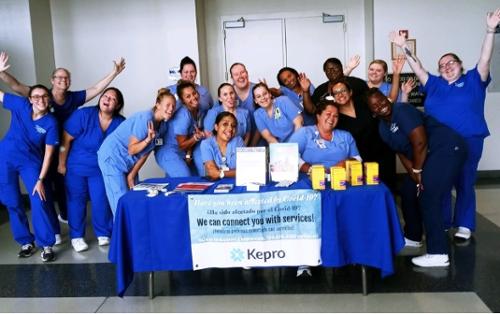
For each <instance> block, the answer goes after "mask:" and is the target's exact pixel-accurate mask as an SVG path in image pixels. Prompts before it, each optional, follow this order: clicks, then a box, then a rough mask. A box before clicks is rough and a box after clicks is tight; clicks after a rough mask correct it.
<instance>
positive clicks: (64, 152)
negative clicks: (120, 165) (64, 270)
mask: <svg viewBox="0 0 500 314" xmlns="http://www.w3.org/2000/svg"><path fill="white" fill-rule="evenodd" d="M123 103H124V102H123V95H122V93H121V92H120V90H119V89H117V88H114V87H109V88H107V89H106V90H105V91H104V92H103V93H102V95H101V97H99V101H98V105H97V106H92V107H85V108H82V109H78V110H76V111H75V112H74V113H73V114H72V115H71V116H70V117H69V119H68V120H67V121H66V123H65V124H64V133H63V139H62V142H61V148H60V151H59V165H58V167H57V171H58V172H59V173H60V174H62V175H63V176H64V178H65V182H66V198H67V200H68V224H69V235H70V238H71V245H72V246H73V249H74V250H75V251H76V252H82V251H85V250H87V249H88V247H89V246H88V245H87V243H86V242H85V239H84V237H85V225H86V217H87V201H88V200H90V201H91V203H92V226H93V227H94V233H95V235H96V236H97V240H98V244H99V245H100V246H103V245H108V244H109V239H110V238H111V230H112V228H113V214H112V212H111V209H110V207H109V202H108V199H107V197H106V188H105V187H104V181H103V179H102V173H101V170H100V169H99V165H98V163H97V151H98V150H99V147H100V146H101V144H102V142H103V141H104V140H105V138H106V137H107V136H108V135H109V134H111V133H112V132H113V131H114V130H115V129H116V128H117V127H118V126H119V125H120V123H122V122H123V121H124V120H125V118H124V117H123V116H122V115H120V111H121V110H122V108H123Z"/></svg>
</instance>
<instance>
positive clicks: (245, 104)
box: [236, 82, 256, 118]
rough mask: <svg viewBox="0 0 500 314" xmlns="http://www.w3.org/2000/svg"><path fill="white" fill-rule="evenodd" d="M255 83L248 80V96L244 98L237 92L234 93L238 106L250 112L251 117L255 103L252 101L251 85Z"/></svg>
mask: <svg viewBox="0 0 500 314" xmlns="http://www.w3.org/2000/svg"><path fill="white" fill-rule="evenodd" d="M254 86H255V83H252V82H250V91H249V92H248V96H247V98H246V99H241V98H240V97H239V96H238V94H236V98H237V99H238V107H240V108H245V109H246V110H248V112H250V113H251V114H252V115H251V116H252V118H253V112H254V111H255V109H256V108H255V103H254V101H253V87H254Z"/></svg>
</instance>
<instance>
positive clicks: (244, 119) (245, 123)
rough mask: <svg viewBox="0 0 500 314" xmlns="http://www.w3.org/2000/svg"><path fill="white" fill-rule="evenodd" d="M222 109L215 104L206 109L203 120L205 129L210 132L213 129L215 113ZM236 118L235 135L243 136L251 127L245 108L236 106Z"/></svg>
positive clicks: (222, 108)
mask: <svg viewBox="0 0 500 314" xmlns="http://www.w3.org/2000/svg"><path fill="white" fill-rule="evenodd" d="M223 111H224V107H223V106H216V107H213V108H212V109H210V110H208V112H207V115H206V116H205V120H203V126H204V127H205V131H210V132H212V130H213V129H214V124H215V118H217V115H218V114H219V113H221V112H223ZM236 120H238V121H237V122H238V130H237V132H236V135H238V136H241V137H242V138H244V137H245V134H246V133H248V132H250V130H251V127H252V123H251V120H250V113H249V112H248V110H246V109H245V108H236Z"/></svg>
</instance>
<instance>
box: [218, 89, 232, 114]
mask: <svg viewBox="0 0 500 314" xmlns="http://www.w3.org/2000/svg"><path fill="white" fill-rule="evenodd" d="M219 101H220V102H221V104H222V105H223V106H224V108H228V109H233V108H235V107H236V92H235V91H234V87H233V86H231V85H224V86H223V87H222V88H221V89H220V91H219Z"/></svg>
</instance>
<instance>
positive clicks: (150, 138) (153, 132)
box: [146, 121, 156, 143]
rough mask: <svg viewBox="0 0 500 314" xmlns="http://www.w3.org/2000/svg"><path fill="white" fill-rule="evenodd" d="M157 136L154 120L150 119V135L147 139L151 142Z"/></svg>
mask: <svg viewBox="0 0 500 314" xmlns="http://www.w3.org/2000/svg"><path fill="white" fill-rule="evenodd" d="M155 136H156V131H155V126H154V123H153V121H148V136H147V138H146V139H147V141H148V142H149V143H151V141H152V140H153V139H154V138H155Z"/></svg>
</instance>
